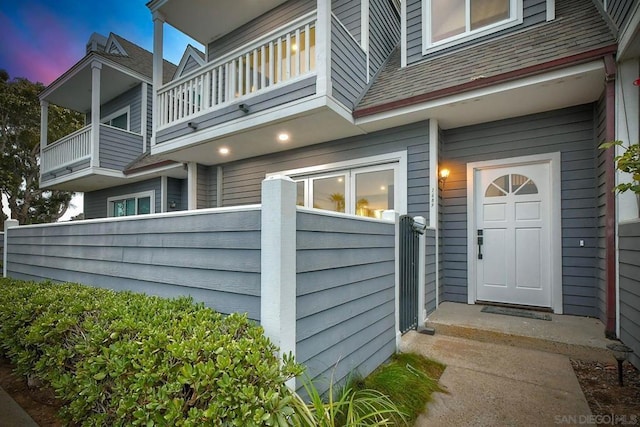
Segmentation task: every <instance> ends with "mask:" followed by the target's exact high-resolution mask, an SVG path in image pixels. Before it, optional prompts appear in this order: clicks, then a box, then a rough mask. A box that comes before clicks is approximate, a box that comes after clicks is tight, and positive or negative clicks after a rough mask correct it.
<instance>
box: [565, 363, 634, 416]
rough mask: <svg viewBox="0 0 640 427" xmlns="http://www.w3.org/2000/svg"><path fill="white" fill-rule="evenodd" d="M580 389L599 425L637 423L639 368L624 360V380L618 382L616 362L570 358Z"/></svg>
mask: <svg viewBox="0 0 640 427" xmlns="http://www.w3.org/2000/svg"><path fill="white" fill-rule="evenodd" d="M571 364H572V365H573V370H574V371H575V373H576V376H577V377H578V381H579V382H580V387H582V392H583V393H584V395H585V397H586V398H587V402H589V407H590V408H591V412H592V413H593V415H595V419H594V421H595V422H597V423H598V425H599V426H611V425H640V371H638V370H637V369H636V368H635V367H634V366H633V365H632V364H631V363H629V362H624V364H623V373H624V375H623V383H624V386H623V387H620V385H619V384H618V366H617V364H616V363H615V362H613V363H611V364H606V363H601V362H585V361H581V360H571Z"/></svg>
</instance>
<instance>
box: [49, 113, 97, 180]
mask: <svg viewBox="0 0 640 427" xmlns="http://www.w3.org/2000/svg"><path fill="white" fill-rule="evenodd" d="M89 158H91V125H88V126H85V127H83V128H82V129H78V130H77V131H75V132H73V133H72V134H70V135H67V136H65V137H64V138H62V139H59V140H58V141H56V142H54V143H53V144H51V145H47V146H46V147H45V148H44V149H43V150H42V156H41V159H40V167H41V173H43V174H44V173H47V172H51V171H53V170H56V169H60V168H63V167H65V166H68V165H71V164H73V163H76V162H78V161H81V160H84V159H89Z"/></svg>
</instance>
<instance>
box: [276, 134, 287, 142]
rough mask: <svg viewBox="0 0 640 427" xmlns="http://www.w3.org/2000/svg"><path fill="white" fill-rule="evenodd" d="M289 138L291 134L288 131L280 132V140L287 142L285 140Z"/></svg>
mask: <svg viewBox="0 0 640 427" xmlns="http://www.w3.org/2000/svg"><path fill="white" fill-rule="evenodd" d="M288 140H289V134H288V133H284V132H283V133H280V134H278V141H281V142H285V141H288Z"/></svg>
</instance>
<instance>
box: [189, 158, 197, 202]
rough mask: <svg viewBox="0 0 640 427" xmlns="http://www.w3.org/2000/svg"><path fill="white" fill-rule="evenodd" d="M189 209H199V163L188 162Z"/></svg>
mask: <svg viewBox="0 0 640 427" xmlns="http://www.w3.org/2000/svg"><path fill="white" fill-rule="evenodd" d="M187 209H189V210H190V211H191V210H194V209H198V164H197V163H195V162H189V163H187Z"/></svg>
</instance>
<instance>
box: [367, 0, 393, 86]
mask: <svg viewBox="0 0 640 427" xmlns="http://www.w3.org/2000/svg"><path fill="white" fill-rule="evenodd" d="M399 42H400V18H399V17H398V14H397V13H396V11H395V9H394V7H393V6H392V4H391V2H390V1H389V0H370V2H369V75H370V76H372V77H373V76H375V75H376V73H377V72H378V70H380V68H381V67H382V64H384V63H385V62H386V60H387V58H389V55H391V52H393V50H394V49H395V47H396V46H398V43H399Z"/></svg>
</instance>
